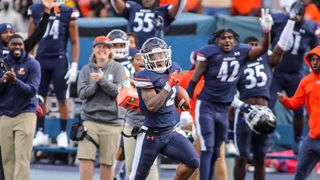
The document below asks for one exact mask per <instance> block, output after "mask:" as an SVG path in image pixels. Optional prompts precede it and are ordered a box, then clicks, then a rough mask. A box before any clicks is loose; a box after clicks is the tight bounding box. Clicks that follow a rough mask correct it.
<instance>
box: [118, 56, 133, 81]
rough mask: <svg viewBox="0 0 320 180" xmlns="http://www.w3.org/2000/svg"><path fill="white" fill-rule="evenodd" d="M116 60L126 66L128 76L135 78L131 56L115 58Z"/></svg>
mask: <svg viewBox="0 0 320 180" xmlns="http://www.w3.org/2000/svg"><path fill="white" fill-rule="evenodd" d="M114 60H115V61H117V62H118V63H120V64H121V65H122V66H123V67H125V70H126V75H127V77H129V78H133V74H134V72H135V70H134V67H133V66H132V64H131V60H130V59H129V58H122V59H114Z"/></svg>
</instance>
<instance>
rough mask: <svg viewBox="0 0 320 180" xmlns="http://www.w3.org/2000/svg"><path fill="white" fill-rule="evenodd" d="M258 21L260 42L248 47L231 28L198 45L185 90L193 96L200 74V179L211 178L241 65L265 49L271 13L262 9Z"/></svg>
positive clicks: (198, 121)
mask: <svg viewBox="0 0 320 180" xmlns="http://www.w3.org/2000/svg"><path fill="white" fill-rule="evenodd" d="M260 23H261V26H262V29H263V31H264V35H263V40H262V46H259V47H257V48H251V46H250V45H247V44H242V43H239V35H238V34H237V33H236V32H234V31H233V30H232V29H222V30H219V31H217V32H215V33H214V34H213V37H212V38H213V41H214V42H216V44H213V45H206V46H204V47H202V48H200V50H199V52H198V54H197V62H196V66H195V71H194V74H193V76H192V78H191V80H190V82H189V85H188V87H187V91H188V94H189V96H190V97H192V96H193V92H194V88H195V86H196V84H197V82H198V81H199V80H200V78H201V76H202V75H203V76H204V80H205V84H204V87H203V89H202V91H201V92H200V94H199V95H198V97H197V98H198V99H197V102H196V108H195V118H196V122H197V124H196V129H197V134H198V137H199V139H200V145H201V158H200V180H209V179H212V174H213V172H214V164H215V161H216V159H217V158H218V156H219V154H220V152H219V151H220V146H221V144H222V142H223V141H224V140H225V139H226V135H227V130H228V126H229V122H228V108H229V106H230V103H231V102H232V100H233V97H234V94H235V93H236V85H237V79H238V77H239V72H240V69H241V68H243V66H244V64H245V63H246V61H248V60H255V59H257V58H258V57H259V56H261V55H262V54H263V53H264V52H266V51H267V49H268V43H269V38H270V31H271V26H272V23H273V20H272V17H271V16H270V15H269V12H268V10H264V9H262V12H261V18H260Z"/></svg>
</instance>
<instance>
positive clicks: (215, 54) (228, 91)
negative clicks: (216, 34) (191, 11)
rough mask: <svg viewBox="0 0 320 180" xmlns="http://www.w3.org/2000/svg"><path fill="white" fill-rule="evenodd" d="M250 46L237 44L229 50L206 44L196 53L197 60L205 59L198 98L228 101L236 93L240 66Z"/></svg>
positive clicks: (243, 62)
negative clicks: (201, 86)
mask: <svg viewBox="0 0 320 180" xmlns="http://www.w3.org/2000/svg"><path fill="white" fill-rule="evenodd" d="M250 50H251V46H250V45H248V44H237V45H236V46H235V47H234V49H233V50H232V51H230V52H225V51H224V50H223V49H222V48H221V47H220V46H218V45H207V46H204V47H203V48H201V49H200V50H199V52H198V54H197V61H207V63H208V65H207V70H206V72H205V74H204V80H205V82H204V87H203V89H202V91H201V92H200V94H199V95H198V98H199V99H200V100H206V101H209V102H219V103H230V102H232V100H233V97H234V94H235V93H236V86H237V82H238V78H239V73H240V69H241V67H242V66H243V65H244V64H245V61H246V59H247V57H248V53H249V51H250Z"/></svg>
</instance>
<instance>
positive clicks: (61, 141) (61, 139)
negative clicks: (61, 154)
mask: <svg viewBox="0 0 320 180" xmlns="http://www.w3.org/2000/svg"><path fill="white" fill-rule="evenodd" d="M57 144H58V147H60V148H67V147H68V146H69V145H68V136H67V133H66V132H65V131H61V133H60V134H59V135H58V136H57Z"/></svg>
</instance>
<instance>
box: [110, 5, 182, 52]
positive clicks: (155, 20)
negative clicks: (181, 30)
mask: <svg viewBox="0 0 320 180" xmlns="http://www.w3.org/2000/svg"><path fill="white" fill-rule="evenodd" d="M185 3H186V0H178V2H177V3H176V4H174V5H165V6H159V0H139V4H138V3H136V2H133V1H127V2H125V1H124V0H111V4H112V7H113V8H114V9H115V11H116V12H117V13H118V14H119V15H120V16H122V17H124V18H126V19H127V20H128V28H127V29H128V30H129V32H134V33H135V34H136V35H137V37H138V40H139V41H138V42H139V44H138V46H139V48H140V47H141V46H142V44H143V43H144V42H145V41H146V40H147V39H148V38H151V37H154V36H156V33H157V31H163V33H164V32H166V31H167V30H168V29H169V26H170V24H171V23H172V22H173V21H174V20H175V18H176V17H177V16H178V15H179V14H180V13H181V12H182V10H183V8H184V5H185ZM157 34H158V33H157Z"/></svg>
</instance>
